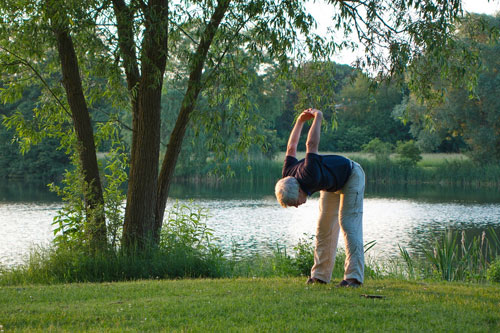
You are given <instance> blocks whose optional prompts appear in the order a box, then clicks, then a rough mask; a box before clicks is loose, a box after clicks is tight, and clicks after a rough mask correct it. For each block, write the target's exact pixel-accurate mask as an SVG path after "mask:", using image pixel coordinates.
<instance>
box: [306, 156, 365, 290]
mask: <svg viewBox="0 0 500 333" xmlns="http://www.w3.org/2000/svg"><path fill="white" fill-rule="evenodd" d="M364 193H365V173H364V171H363V169H362V168H361V166H360V165H359V164H358V163H356V162H353V169H352V172H351V175H350V176H349V179H348V180H347V183H345V185H344V187H342V189H340V190H339V191H337V192H327V191H321V193H320V199H319V220H318V227H317V229H316V248H315V251H314V266H313V267H312V269H311V277H314V278H317V279H320V280H322V281H325V282H330V280H331V278H332V271H333V267H334V264H335V256H336V254H337V243H338V238H339V230H340V228H342V233H343V235H344V241H345V244H346V260H345V266H344V279H356V280H358V281H359V282H361V283H363V280H364V266H365V258H364V249H363V198H364Z"/></svg>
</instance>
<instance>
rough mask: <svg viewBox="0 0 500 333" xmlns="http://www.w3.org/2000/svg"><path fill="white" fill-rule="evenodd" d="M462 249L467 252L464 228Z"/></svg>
mask: <svg viewBox="0 0 500 333" xmlns="http://www.w3.org/2000/svg"><path fill="white" fill-rule="evenodd" d="M462 250H463V252H464V253H465V230H462Z"/></svg>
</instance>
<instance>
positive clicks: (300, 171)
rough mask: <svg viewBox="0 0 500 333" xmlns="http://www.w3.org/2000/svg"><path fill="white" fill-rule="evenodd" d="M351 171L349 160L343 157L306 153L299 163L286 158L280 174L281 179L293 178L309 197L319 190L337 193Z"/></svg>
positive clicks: (292, 158)
mask: <svg viewBox="0 0 500 333" xmlns="http://www.w3.org/2000/svg"><path fill="white" fill-rule="evenodd" d="M351 170H352V162H351V160H350V159H348V158H345V157H343V156H339V155H318V154H314V153H307V154H306V158H304V159H302V160H300V161H299V160H297V159H296V158H295V157H293V156H286V157H285V163H284V164H283V172H282V174H283V178H284V177H287V176H292V177H295V178H296V179H297V181H298V182H299V185H300V188H301V189H302V191H304V192H305V193H307V195H311V194H313V193H314V192H318V191H321V190H326V191H330V192H335V191H338V190H339V189H341V188H342V187H343V186H344V184H345V183H346V182H347V179H349V176H350V175H351Z"/></svg>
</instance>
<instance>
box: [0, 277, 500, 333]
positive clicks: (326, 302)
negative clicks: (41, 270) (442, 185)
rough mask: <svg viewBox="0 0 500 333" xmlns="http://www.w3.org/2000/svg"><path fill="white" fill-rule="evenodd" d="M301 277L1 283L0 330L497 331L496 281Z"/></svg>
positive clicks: (499, 322) (499, 294) (499, 288)
mask: <svg viewBox="0 0 500 333" xmlns="http://www.w3.org/2000/svg"><path fill="white" fill-rule="evenodd" d="M304 282H305V280H304V278H264V279H263V278H240V279H216V280H212V279H196V280H190V279H185V280H160V281H155V280H140V281H134V282H120V283H100V284H93V283H85V284H65V285H53V286H23V287H7V288H2V289H0V304H1V306H0V325H2V326H3V329H4V330H5V331H6V332H11V331H40V332H44V331H67V332H74V331H92V332H94V331H99V332H103V331H116V332H121V331H138V332H157V331H190V332H223V331H238V332H239V331H244V332H255V331H265V332H275V331H278V332H289V331H294V332H330V331H335V330H340V331H342V332H347V331H368V332H372V331H377V332H399V331H404V332H423V331H447V332H495V331H498V330H499V329H500V312H499V311H498V304H499V303H500V286H499V285H471V284H459V283H436V282H409V281H400V280H368V281H366V283H365V285H364V286H363V287H361V288H358V289H345V288H342V289H339V288H335V287H334V286H333V285H332V284H329V285H313V286H310V285H306V284H305V283H304ZM336 282H338V281H336ZM363 295H365V296H363ZM373 296H379V297H381V298H369V297H373Z"/></svg>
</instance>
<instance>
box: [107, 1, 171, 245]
mask: <svg viewBox="0 0 500 333" xmlns="http://www.w3.org/2000/svg"><path fill="white" fill-rule="evenodd" d="M114 2H115V3H117V5H120V3H122V2H123V1H122V0H115V1H114ZM167 5H168V3H167V1H165V0H152V1H150V2H149V4H148V7H147V9H146V12H145V17H146V30H145V32H144V39H143V43H142V54H141V64H142V74H141V77H140V79H139V81H138V82H137V83H134V80H133V78H134V68H135V66H134V63H136V60H135V59H134V58H132V57H133V54H134V53H133V52H130V50H131V49H130V47H134V45H133V40H130V39H128V40H123V39H122V36H124V35H125V36H126V34H127V31H130V30H129V29H131V26H130V24H129V27H125V29H124V31H122V34H120V36H119V37H120V39H122V41H123V44H122V43H121V44H120V48H121V52H122V55H123V56H124V60H125V59H127V60H125V61H124V63H125V64H127V63H129V65H128V67H129V68H128V69H127V68H126V72H127V81H128V84H129V91H130V92H131V95H132V110H133V113H134V114H133V123H132V128H133V134H132V135H133V138H132V149H131V159H130V174H129V183H128V192H127V205H126V208H125V221H124V225H123V236H122V245H123V246H124V247H125V248H126V249H128V250H135V249H139V250H140V249H143V248H144V247H146V246H148V245H151V244H150V243H152V241H153V226H154V221H155V207H156V201H157V192H156V188H157V187H158V166H159V154H160V124H161V118H160V115H161V90H162V86H163V74H164V72H165V65H166V59H167V56H166V54H167V38H168V33H167V32H168V30H167V29H168V21H167V15H168V6H167ZM116 9H118V10H119V9H120V8H118V7H116ZM116 9H115V12H116ZM125 23H126V22H125ZM130 36H132V35H131V34H130ZM134 49H135V47H134V48H132V50H134ZM127 50H128V51H127ZM127 52H128V53H129V54H127ZM131 84H134V86H131ZM134 91H136V92H137V95H136V97H135V98H134V97H133V96H134V93H133V92H134Z"/></svg>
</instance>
